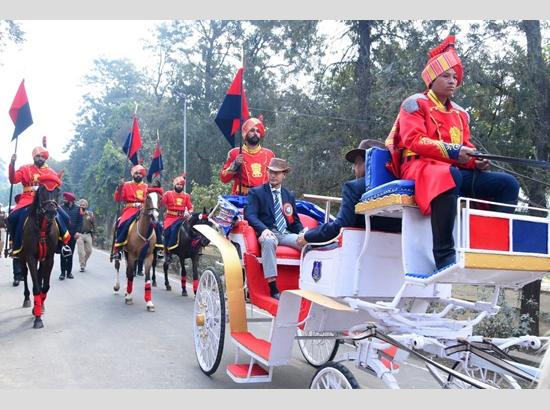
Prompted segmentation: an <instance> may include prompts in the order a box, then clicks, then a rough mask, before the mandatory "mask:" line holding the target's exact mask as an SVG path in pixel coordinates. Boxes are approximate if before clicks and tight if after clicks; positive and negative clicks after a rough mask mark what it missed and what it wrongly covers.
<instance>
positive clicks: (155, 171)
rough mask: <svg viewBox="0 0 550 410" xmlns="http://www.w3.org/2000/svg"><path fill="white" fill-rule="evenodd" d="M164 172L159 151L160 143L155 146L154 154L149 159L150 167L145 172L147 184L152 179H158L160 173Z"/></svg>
mask: <svg viewBox="0 0 550 410" xmlns="http://www.w3.org/2000/svg"><path fill="white" fill-rule="evenodd" d="M163 170H164V164H163V163H162V151H161V150H160V142H159V141H157V143H156V144H155V152H153V158H152V159H151V166H150V167H149V171H148V172H147V182H151V180H152V179H153V177H160V173H161V172H162V171H163Z"/></svg>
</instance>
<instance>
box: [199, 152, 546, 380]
mask: <svg viewBox="0 0 550 410" xmlns="http://www.w3.org/2000/svg"><path fill="white" fill-rule="evenodd" d="M388 156H389V154H388V152H387V151H386V150H382V149H379V148H371V149H370V150H368V151H367V156H366V183H367V191H366V193H365V194H364V195H363V197H362V199H361V202H360V203H359V204H357V206H356V213H359V214H364V215H365V223H366V228H365V229H364V230H363V229H356V228H343V229H342V230H341V232H340V234H339V235H338V237H337V238H335V239H334V240H332V241H330V242H328V243H322V244H310V245H311V246H310V245H308V246H307V247H306V248H304V249H303V250H302V252H301V253H300V252H298V251H294V250H293V249H290V248H286V247H282V246H281V247H279V248H278V249H277V267H278V275H277V286H278V288H279V289H281V290H283V292H282V294H281V298H280V300H278V301H277V300H275V299H273V298H271V297H270V296H269V291H268V286H267V283H266V281H265V279H264V277H263V273H262V266H261V254H260V248H259V245H258V242H257V239H256V235H255V234H254V231H253V229H252V228H251V227H250V226H249V225H248V223H247V222H246V221H245V220H243V219H242V214H241V212H240V211H239V208H242V206H243V205H244V203H239V202H238V201H243V200H244V198H240V199H235V198H227V199H221V200H220V203H219V204H218V207H217V209H215V210H214V211H213V212H212V214H211V220H212V221H213V222H214V224H216V225H217V226H218V228H219V230H215V229H213V228H211V227H208V226H199V227H196V228H195V229H197V230H199V231H200V232H201V233H202V234H203V235H204V236H206V237H207V238H208V239H209V240H210V241H211V244H213V245H214V246H216V247H217V248H218V250H219V251H220V254H221V257H222V258H223V268H224V272H223V275H221V274H219V273H218V272H216V271H215V269H207V270H206V271H204V272H203V274H202V276H201V279H200V282H199V288H198V293H197V296H196V299H195V310H194V313H195V321H194V338H195V351H196V355H197V359H198V362H199V366H200V367H201V369H202V371H203V372H204V373H206V374H213V373H214V372H215V371H216V370H217V368H218V366H219V363H220V360H221V356H222V353H223V347H224V340H225V325H226V322H228V323H229V326H230V332H229V337H230V339H231V341H232V342H233V343H234V344H235V346H236V348H237V354H236V358H235V362H234V363H233V364H230V365H229V366H228V367H227V369H226V371H227V374H228V375H229V376H230V377H231V378H232V379H233V380H234V381H235V382H238V383H253V382H269V381H271V378H272V374H273V370H274V368H275V367H277V366H282V365H287V364H288V363H289V361H290V359H291V356H292V347H293V342H294V340H295V339H297V341H298V343H299V346H300V349H301V351H302V353H303V354H304V357H305V358H306V360H307V361H308V362H309V363H310V364H312V365H314V366H320V367H319V369H318V371H317V372H316V374H315V376H314V377H313V379H312V381H311V383H310V387H312V388H356V387H358V383H357V381H356V379H355V377H354V376H353V374H352V373H351V372H349V370H348V369H347V368H346V367H345V366H344V364H343V362H344V361H351V362H354V363H355V366H356V367H357V368H359V369H361V370H364V371H366V372H368V373H370V374H372V375H374V376H375V377H378V378H380V379H382V380H383V381H384V382H385V384H386V385H387V386H389V387H391V388H398V387H399V385H398V383H397V380H396V378H395V375H396V374H397V373H398V372H399V366H400V364H403V363H404V362H405V360H406V359H407V358H408V357H409V356H411V355H412V356H415V357H417V358H420V359H421V360H422V361H423V362H424V363H425V364H426V367H427V368H428V370H429V372H430V373H431V374H432V375H433V376H434V378H435V379H436V380H437V382H439V383H440V384H441V386H442V387H445V388H468V387H477V388H491V387H504V388H519V387H521V386H522V385H525V383H526V385H534V384H535V383H536V380H537V377H538V369H537V368H535V367H532V366H528V365H525V364H523V363H519V362H518V361H517V360H515V359H514V358H513V356H510V355H509V354H508V353H509V351H510V349H520V348H521V349H531V350H537V349H539V348H540V347H541V345H542V342H543V341H544V340H543V339H544V338H540V337H535V336H523V337H510V338H505V339H497V338H486V337H483V336H477V335H474V334H473V333H474V331H473V329H474V326H475V325H476V324H478V323H480V322H481V321H482V320H483V319H484V318H486V317H488V316H491V315H494V314H496V313H497V312H498V311H499V309H500V308H499V306H498V296H499V293H500V290H501V289H520V288H521V287H522V286H524V285H525V284H527V283H530V282H533V281H535V280H539V279H541V278H542V277H543V276H544V275H545V274H547V273H548V272H550V252H549V246H550V245H549V244H550V242H549V241H550V239H549V232H548V231H549V224H550V217H549V212H548V210H546V209H534V208H528V207H525V208H523V209H521V212H518V213H515V214H514V213H499V212H494V211H491V210H487V206H486V205H494V203H491V202H488V201H481V200H474V199H471V198H459V200H458V202H457V211H458V212H457V218H456V223H455V230H454V236H455V244H456V246H455V250H456V255H457V262H456V263H455V264H453V265H450V266H448V267H446V268H444V269H441V270H434V266H435V265H434V261H433V256H432V241H431V237H432V236H431V227H430V220H429V218H427V217H425V216H423V215H422V214H421V213H420V211H419V210H418V208H417V207H416V205H415V202H414V182H412V181H406V180H394V178H393V177H392V175H391V174H390V173H389V172H388V171H387V170H386V169H385V166H384V164H385V163H386V162H387V161H388V159H389V158H388ZM228 202H233V204H232V205H231V204H229V203H228ZM479 204H481V206H479ZM498 205H501V206H505V205H503V204H498ZM312 210H313V211H312ZM298 212H299V213H301V215H300V218H301V220H302V222H303V224H304V225H305V226H309V227H313V226H315V225H317V224H318V223H319V222H320V220H319V219H320V218H319V217H320V216H321V215H322V214H323V212H322V211H320V209H319V208H313V207H311V206H307V203H304V206H303V207H298ZM308 214H309V215H308ZM379 216H382V217H385V218H394V221H397V222H399V221H400V222H401V230H400V231H401V232H395V231H391V232H390V231H384V230H383V229H378V228H375V227H373V225H371V223H370V221H371V218H373V217H379ZM243 271H244V273H245V276H246V291H247V292H248V296H249V301H250V304H251V305H253V306H255V307H257V308H260V309H262V310H264V311H266V312H268V313H269V314H270V315H271V317H272V319H270V320H271V330H270V335H269V337H268V338H267V339H262V338H259V337H257V336H255V335H254V334H253V333H252V332H251V331H250V330H249V328H248V324H249V323H251V322H253V321H254V320H257V319H251V318H248V317H247V314H246V300H245V298H246V292H245V287H244V281H243ZM455 285H474V286H483V287H488V288H490V289H492V292H493V293H492V296H491V297H490V298H489V300H478V301H474V302H472V301H468V300H462V299H459V298H456V297H454V296H453V293H452V288H453V286H455ZM341 343H345V344H346V345H349V346H351V347H352V349H347V351H346V352H343V353H341V354H339V355H337V350H338V346H339V345H340V344H341Z"/></svg>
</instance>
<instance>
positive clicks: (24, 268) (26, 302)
mask: <svg viewBox="0 0 550 410" xmlns="http://www.w3.org/2000/svg"><path fill="white" fill-rule="evenodd" d="M19 263H21V275H23V284H24V285H25V290H24V291H23V295H24V297H25V299H24V300H23V307H24V308H28V307H31V299H30V295H31V292H30V291H29V281H28V273H29V270H28V268H27V263H26V262H25V261H24V260H22V259H20V262H19Z"/></svg>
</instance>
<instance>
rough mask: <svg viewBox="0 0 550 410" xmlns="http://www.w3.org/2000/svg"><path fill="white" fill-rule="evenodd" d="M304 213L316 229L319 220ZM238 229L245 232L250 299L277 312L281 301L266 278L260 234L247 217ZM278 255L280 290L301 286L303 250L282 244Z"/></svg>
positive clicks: (306, 222)
mask: <svg viewBox="0 0 550 410" xmlns="http://www.w3.org/2000/svg"><path fill="white" fill-rule="evenodd" d="M299 215H300V221H301V222H302V224H303V225H304V227H306V226H307V227H308V228H309V229H312V228H314V227H316V226H317V225H318V222H317V221H316V220H315V219H314V218H312V217H310V216H308V215H303V214H299ZM233 232H235V233H237V232H238V233H242V234H243V237H244V242H245V244H246V250H245V252H244V255H243V263H244V267H245V271H246V280H247V285H248V290H249V294H250V301H251V302H252V304H253V305H255V306H258V307H259V308H261V309H264V310H266V311H268V312H269V313H271V314H272V315H275V314H276V313H277V306H278V301H277V300H276V299H273V298H272V297H271V296H270V295H269V286H268V285H267V281H266V280H265V278H264V273H263V269H262V264H261V262H260V260H259V259H258V258H260V257H261V248H260V245H259V243H258V238H257V237H256V232H255V231H254V229H253V228H252V227H251V226H250V225H249V224H248V222H247V221H239V223H238V224H237V225H236V226H235V229H234V230H233ZM276 255H277V287H278V288H279V290H281V291H283V290H288V289H298V280H299V276H300V251H298V250H296V249H293V248H290V247H288V246H278V247H277V250H276Z"/></svg>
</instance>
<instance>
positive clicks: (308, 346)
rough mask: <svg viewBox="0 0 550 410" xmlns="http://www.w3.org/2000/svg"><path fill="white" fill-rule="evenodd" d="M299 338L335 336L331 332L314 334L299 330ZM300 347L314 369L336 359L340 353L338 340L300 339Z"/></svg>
mask: <svg viewBox="0 0 550 410" xmlns="http://www.w3.org/2000/svg"><path fill="white" fill-rule="evenodd" d="M296 333H297V335H298V336H334V333H330V332H312V331H304V330H302V329H300V328H298V329H297V332H296ZM298 346H299V347H300V351H301V352H302V355H303V356H304V359H306V361H307V362H308V363H309V364H310V365H312V366H313V367H319V366H322V365H324V364H325V363H327V362H329V361H331V360H332V359H334V356H336V353H337V352H338V346H340V344H339V343H338V340H336V339H298Z"/></svg>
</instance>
